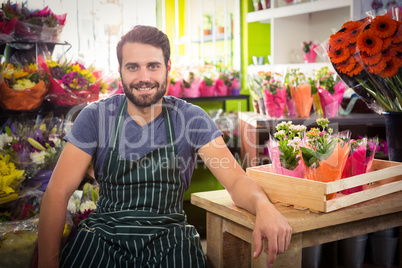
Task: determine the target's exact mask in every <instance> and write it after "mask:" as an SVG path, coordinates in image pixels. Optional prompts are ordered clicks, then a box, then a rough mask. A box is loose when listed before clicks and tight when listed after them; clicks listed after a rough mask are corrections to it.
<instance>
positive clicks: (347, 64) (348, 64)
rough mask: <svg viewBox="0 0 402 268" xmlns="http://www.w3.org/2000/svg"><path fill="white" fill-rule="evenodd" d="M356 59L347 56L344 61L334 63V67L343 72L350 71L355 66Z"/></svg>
mask: <svg viewBox="0 0 402 268" xmlns="http://www.w3.org/2000/svg"><path fill="white" fill-rule="evenodd" d="M356 62H357V61H356V59H355V58H354V57H349V58H348V59H347V60H346V61H344V62H341V63H338V64H336V65H335V66H336V69H337V70H338V71H339V72H341V73H344V74H348V73H350V72H351V71H352V70H353V68H355V66H356Z"/></svg>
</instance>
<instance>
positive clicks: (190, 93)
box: [183, 81, 200, 98]
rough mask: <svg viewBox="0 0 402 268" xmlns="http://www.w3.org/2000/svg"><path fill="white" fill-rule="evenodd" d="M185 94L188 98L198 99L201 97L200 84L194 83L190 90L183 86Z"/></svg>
mask: <svg viewBox="0 0 402 268" xmlns="http://www.w3.org/2000/svg"><path fill="white" fill-rule="evenodd" d="M183 94H184V97H186V98H198V97H199V96H200V82H198V81H194V82H193V83H192V84H191V86H190V87H189V88H186V87H185V86H183Z"/></svg>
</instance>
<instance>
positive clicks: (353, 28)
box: [345, 21, 364, 43]
mask: <svg viewBox="0 0 402 268" xmlns="http://www.w3.org/2000/svg"><path fill="white" fill-rule="evenodd" d="M345 28H346V30H345V33H347V34H348V39H349V42H350V43H356V41H357V37H358V36H359V34H360V33H361V32H362V31H363V29H364V26H363V22H361V21H352V22H351V23H348V24H347V25H346V26H345Z"/></svg>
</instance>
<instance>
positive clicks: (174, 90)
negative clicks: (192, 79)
mask: <svg viewBox="0 0 402 268" xmlns="http://www.w3.org/2000/svg"><path fill="white" fill-rule="evenodd" d="M168 95H170V96H173V97H176V98H181V97H183V88H182V81H180V80H178V81H176V82H175V84H172V83H170V85H169V90H168Z"/></svg>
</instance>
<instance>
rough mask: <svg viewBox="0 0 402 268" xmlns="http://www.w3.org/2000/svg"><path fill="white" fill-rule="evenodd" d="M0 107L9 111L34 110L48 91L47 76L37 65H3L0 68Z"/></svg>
mask: <svg viewBox="0 0 402 268" xmlns="http://www.w3.org/2000/svg"><path fill="white" fill-rule="evenodd" d="M0 73H1V77H3V79H2V81H1V84H0V95H1V98H0V107H1V108H3V109H9V110H34V109H37V108H39V106H40V105H41V104H42V102H43V100H44V98H45V95H46V93H47V91H48V84H49V76H48V74H47V73H46V72H45V71H43V70H41V69H39V68H38V65H37V64H30V65H26V66H22V65H18V64H16V65H14V64H11V63H3V64H2V65H1V66H0Z"/></svg>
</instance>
